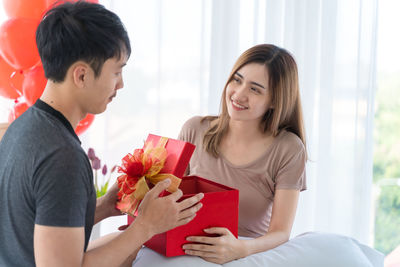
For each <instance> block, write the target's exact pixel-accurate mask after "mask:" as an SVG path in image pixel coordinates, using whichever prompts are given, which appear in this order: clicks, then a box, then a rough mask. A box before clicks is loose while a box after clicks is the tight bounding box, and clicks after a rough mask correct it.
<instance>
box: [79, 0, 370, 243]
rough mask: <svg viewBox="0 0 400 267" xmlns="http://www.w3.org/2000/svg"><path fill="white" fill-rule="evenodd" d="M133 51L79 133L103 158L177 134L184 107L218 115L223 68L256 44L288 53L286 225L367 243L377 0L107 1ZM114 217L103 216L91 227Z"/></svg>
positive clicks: (109, 226) (111, 223)
mask: <svg viewBox="0 0 400 267" xmlns="http://www.w3.org/2000/svg"><path fill="white" fill-rule="evenodd" d="M100 2H101V3H103V4H104V5H105V6H106V7H108V8H110V9H112V10H113V11H115V12H116V13H117V14H118V15H119V16H120V17H121V18H122V20H123V22H124V23H125V25H126V27H127V29H128V32H129V34H130V38H131V42H132V55H131V58H130V61H129V63H128V66H127V67H126V69H125V71H124V79H125V88H124V89H122V90H121V91H120V92H119V93H118V97H117V98H116V99H115V100H114V102H113V103H112V104H110V105H109V108H108V111H107V112H106V113H104V114H102V115H98V116H97V118H96V120H95V122H94V124H93V125H92V127H91V128H90V129H89V130H88V132H87V133H85V134H84V135H82V140H83V145H84V146H85V147H86V148H87V147H94V148H95V149H96V151H97V152H98V154H99V155H100V157H101V158H102V159H103V160H105V162H107V163H109V164H115V163H119V161H120V159H121V158H122V157H123V156H124V155H125V154H126V153H128V152H131V151H132V150H133V149H134V148H138V147H141V146H142V144H143V140H144V139H145V138H146V136H147V134H148V133H155V134H159V135H164V136H168V137H176V136H177V135H178V133H179V130H180V127H181V126H182V124H183V123H184V122H185V121H186V120H187V119H189V118H190V117H191V116H193V115H206V114H217V113H218V111H219V104H220V96H221V93H222V89H223V85H224V83H225V81H226V78H227V75H228V73H229V71H230V69H231V67H232V65H233V63H234V61H235V60H236V58H237V57H238V56H239V54H240V53H242V52H243V51H244V50H246V49H247V48H249V47H250V46H252V45H255V44H258V43H272V44H275V45H278V46H281V47H284V48H286V49H288V50H289V51H291V52H292V53H293V55H294V56H295V58H296V60H297V63H298V67H299V75H300V85H301V95H302V103H303V109H304V116H305V122H306V132H307V142H308V144H307V148H308V153H309V157H310V161H309V162H308V166H307V179H308V181H307V184H308V190H307V191H305V192H303V193H301V199H300V203H299V208H298V212H297V216H296V221H295V225H294V229H293V235H297V234H299V233H302V232H306V231H325V232H333V233H339V234H344V235H348V236H352V237H355V238H357V239H358V240H359V241H361V242H364V243H367V244H371V241H372V239H371V223H370V222H371V203H370V202H371V185H372V119H373V98H374V91H375V50H376V19H377V18H376V13H377V0H351V1H348V0H328V1H325V0H285V1H284V0H282V1H276V0H264V1H263V0H214V1H211V0H191V1H185V0H168V1H162V0H147V1H139V0H109V1H100ZM123 221H124V219H123V218H118V219H112V220H108V222H106V223H105V224H103V226H102V232H103V233H107V232H110V231H111V230H113V229H115V227H116V224H122V223H123Z"/></svg>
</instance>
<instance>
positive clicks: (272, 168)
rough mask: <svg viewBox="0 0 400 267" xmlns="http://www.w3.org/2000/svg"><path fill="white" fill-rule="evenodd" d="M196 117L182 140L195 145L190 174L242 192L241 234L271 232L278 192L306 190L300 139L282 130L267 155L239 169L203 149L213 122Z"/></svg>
mask: <svg viewBox="0 0 400 267" xmlns="http://www.w3.org/2000/svg"><path fill="white" fill-rule="evenodd" d="M201 119H202V118H201V117H193V118H191V119H190V120H188V121H187V122H186V123H185V124H184V125H183V127H182V130H181V132H180V134H179V139H180V140H183V141H186V142H190V143H192V144H194V145H196V149H195V151H194V153H193V156H192V158H191V159H190V163H189V174H190V175H196V176H200V177H203V178H206V179H209V180H211V181H214V182H217V183H220V184H224V185H227V186H230V187H233V188H236V189H238V190H239V235H240V236H248V237H259V236H262V235H265V234H266V233H267V231H268V227H269V223H270V220H271V215H272V207H273V203H274V195H275V191H276V190H277V189H293V190H300V191H303V190H305V189H306V173H305V165H306V151H305V148H304V145H303V143H302V142H301V140H300V138H299V137H298V136H297V135H295V134H293V133H291V132H288V131H284V130H283V131H281V132H280V133H279V135H278V136H277V137H276V138H275V139H274V141H273V142H272V144H271V145H270V146H269V147H268V148H267V149H266V151H265V153H264V154H263V155H262V156H261V157H260V158H258V159H256V160H254V161H253V162H250V163H248V164H246V165H242V166H237V165H234V164H232V163H231V162H229V161H228V160H227V159H226V158H225V157H224V156H223V155H220V157H218V158H215V157H214V156H212V155H211V154H210V153H208V152H207V151H205V149H204V148H203V136H204V133H205V131H206V130H207V129H208V128H209V127H210V121H209V120H204V121H201Z"/></svg>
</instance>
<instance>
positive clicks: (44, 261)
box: [0, 1, 307, 266]
mask: <svg viewBox="0 0 400 267" xmlns="http://www.w3.org/2000/svg"><path fill="white" fill-rule="evenodd" d="M36 41H37V46H38V50H39V54H40V57H41V60H42V63H43V67H44V70H45V75H46V77H47V78H48V83H47V85H46V88H45V90H44V93H43V95H42V96H41V98H40V99H39V100H38V101H37V102H36V103H35V105H34V106H32V107H31V108H30V109H29V110H28V111H26V112H25V113H24V114H23V115H21V116H20V117H19V118H18V119H17V120H15V121H14V122H13V123H12V124H11V125H10V127H9V128H8V130H7V132H6V134H5V135H4V137H3V139H2V140H1V143H0V158H1V160H0V203H1V209H0V243H1V244H7V245H5V246H3V247H2V249H1V250H0V265H1V266H131V264H132V260H133V259H134V258H135V256H136V254H137V251H138V250H139V249H140V248H141V246H142V244H143V243H144V242H146V241H147V240H148V239H150V238H151V237H152V236H153V235H155V234H158V233H162V232H165V231H167V230H169V229H172V228H174V227H177V226H179V225H183V224H186V223H188V222H189V221H191V220H192V219H193V218H194V217H195V215H196V212H197V211H198V210H199V209H200V208H201V205H202V204H201V203H200V200H201V198H202V197H203V194H202V193H199V194H197V195H195V196H193V197H192V198H189V199H186V200H184V201H182V202H177V200H178V199H179V198H180V197H181V195H182V192H181V191H180V190H178V191H177V192H175V193H173V194H171V195H169V196H167V197H158V195H159V193H160V192H161V191H162V190H164V189H165V188H167V187H168V185H169V182H170V181H169V180H166V181H164V182H161V183H158V184H157V185H156V186H155V187H154V188H153V189H152V190H151V191H150V192H149V193H148V194H147V195H146V197H145V198H144V200H143V201H142V204H141V206H140V208H139V215H138V217H137V219H136V220H135V222H134V223H133V224H131V225H130V226H129V227H128V228H127V229H126V230H124V231H123V232H120V233H115V234H111V235H108V236H105V237H103V238H100V239H98V240H96V241H94V242H91V243H89V237H90V233H91V229H92V226H93V225H94V224H95V223H97V222H99V221H101V220H102V219H104V218H107V217H110V216H115V215H118V214H119V211H117V210H116V209H115V202H116V197H117V190H118V188H117V187H116V185H114V186H113V187H112V188H111V189H110V190H109V192H108V193H107V194H106V195H105V196H104V197H102V198H99V199H97V200H96V194H95V191H94V186H93V174H92V170H91V167H90V163H89V161H88V158H87V156H86V154H85V152H84V151H83V149H82V148H81V145H80V141H79V138H78V137H77V136H76V134H75V132H74V128H75V127H76V126H77V124H78V122H79V121H80V120H81V119H82V118H84V117H85V116H86V114H87V113H92V114H99V113H102V112H104V111H105V109H106V107H107V104H108V103H110V102H111V101H112V100H113V98H114V97H115V96H116V94H117V91H118V90H119V89H121V88H122V87H123V79H122V69H123V67H124V65H125V64H126V62H127V60H128V58H129V56H130V53H131V47H130V43H129V38H128V35H127V32H126V30H125V28H124V26H123V24H122V22H121V21H120V19H119V18H118V16H117V15H115V14H114V13H112V12H110V11H108V10H106V9H105V8H104V7H103V6H101V5H98V4H91V3H86V2H81V1H80V2H76V3H65V4H62V5H59V6H57V7H55V8H53V9H51V10H50V11H49V12H48V13H47V14H46V15H45V16H44V18H43V19H42V21H41V23H40V25H39V27H38V29H37V32H36ZM221 102H222V111H221V114H220V115H219V116H208V117H204V118H200V117H195V118H192V119H190V120H189V121H187V122H186V124H185V125H184V126H183V128H182V131H181V133H180V137H179V138H180V139H182V140H185V141H188V142H191V143H193V144H195V145H196V146H197V149H196V151H195V153H194V155H193V157H192V159H191V161H190V165H189V168H188V174H190V175H199V176H202V177H206V178H208V179H211V180H214V181H216V182H218V183H222V184H225V185H228V186H231V187H235V188H237V189H239V192H240V201H239V202H240V204H239V235H240V236H245V237H252V238H253V239H250V240H240V239H236V238H235V237H234V236H233V235H232V234H231V233H230V232H229V230H227V229H225V228H210V229H205V230H204V231H205V232H206V233H214V234H217V237H206V236H203V237H188V240H190V241H191V244H186V245H184V247H183V248H184V250H185V252H186V253H187V254H188V255H195V256H199V257H201V258H203V259H205V260H206V261H210V262H215V263H225V262H229V261H232V260H235V259H238V258H242V257H246V256H248V255H251V254H254V253H257V252H260V251H266V250H268V249H271V248H274V247H276V246H278V245H280V244H282V243H284V242H286V241H287V240H288V239H289V236H290V231H291V227H292V224H293V220H294V217H295V212H296V207H297V202H298V196H299V192H300V191H301V190H304V189H305V187H306V185H305V163H306V159H307V154H306V149H305V135H304V129H303V121H302V111H301V103H300V96H299V85H298V76H297V67H296V63H295V61H294V59H293V58H292V56H291V55H290V54H289V53H288V52H287V51H286V50H284V49H281V48H278V47H276V46H273V45H258V46H255V47H252V48H250V49H249V50H247V51H245V52H244V53H243V54H242V55H241V56H240V57H239V59H238V60H237V62H236V64H235V65H234V67H233V70H232V72H231V74H230V75H229V78H228V81H227V83H226V85H225V88H224V92H223V95H222V101H221Z"/></svg>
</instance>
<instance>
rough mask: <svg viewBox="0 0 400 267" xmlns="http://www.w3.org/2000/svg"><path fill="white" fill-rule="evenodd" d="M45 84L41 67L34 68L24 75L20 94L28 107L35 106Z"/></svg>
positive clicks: (45, 80)
mask: <svg viewBox="0 0 400 267" xmlns="http://www.w3.org/2000/svg"><path fill="white" fill-rule="evenodd" d="M46 83H47V79H46V77H45V76H44V70H43V67H42V66H38V67H34V68H33V69H31V70H29V71H28V72H27V73H26V74H25V79H24V83H23V84H22V93H23V94H24V96H25V99H26V102H27V103H28V104H29V105H33V104H35V102H36V100H38V98H40V97H41V96H42V94H43V91H44V88H45V87H46Z"/></svg>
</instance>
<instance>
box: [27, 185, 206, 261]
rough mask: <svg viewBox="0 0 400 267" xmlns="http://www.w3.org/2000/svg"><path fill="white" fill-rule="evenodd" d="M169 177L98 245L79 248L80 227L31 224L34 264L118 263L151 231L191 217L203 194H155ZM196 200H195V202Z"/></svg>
mask: <svg viewBox="0 0 400 267" xmlns="http://www.w3.org/2000/svg"><path fill="white" fill-rule="evenodd" d="M169 183H170V181H169V180H166V181H163V182H160V183H158V184H157V185H156V186H155V187H154V188H153V189H152V190H151V191H149V192H148V193H147V194H146V196H145V198H144V199H143V201H142V204H141V205H140V207H139V214H138V217H137V218H136V219H135V221H134V222H133V223H132V224H131V225H130V226H129V227H128V228H127V229H126V230H125V231H124V232H122V233H121V234H119V235H118V236H116V237H115V238H112V239H111V240H110V241H108V242H106V243H105V244H103V245H101V246H97V247H96V248H93V249H90V250H88V251H87V252H86V253H84V252H83V246H84V243H85V242H84V228H83V227H75V228H74V227H51V226H43V225H35V233H34V250H35V262H36V265H37V266H39V267H41V266H96V267H97V266H98V267H101V266H119V265H121V264H122V263H124V261H125V260H126V259H127V258H128V257H130V256H131V255H132V253H134V252H135V251H137V250H139V249H140V247H141V246H142V244H143V243H144V242H146V241H147V240H148V239H150V238H151V237H152V236H153V235H155V234H158V233H162V232H165V231H167V230H169V229H172V228H175V227H177V226H180V225H183V224H186V223H188V222H189V221H191V220H192V219H193V218H194V217H195V215H196V212H197V211H198V210H199V209H200V208H201V203H198V202H199V201H200V199H201V198H202V197H203V194H197V195H196V196H194V197H191V198H188V199H185V200H183V201H182V202H177V200H178V199H180V197H181V196H182V191H180V190H178V191H177V192H175V193H173V194H171V195H168V196H166V197H161V198H160V197H158V196H159V194H160V193H161V192H162V191H163V190H164V189H166V188H167V187H168V185H169ZM196 203H197V204H196Z"/></svg>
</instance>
